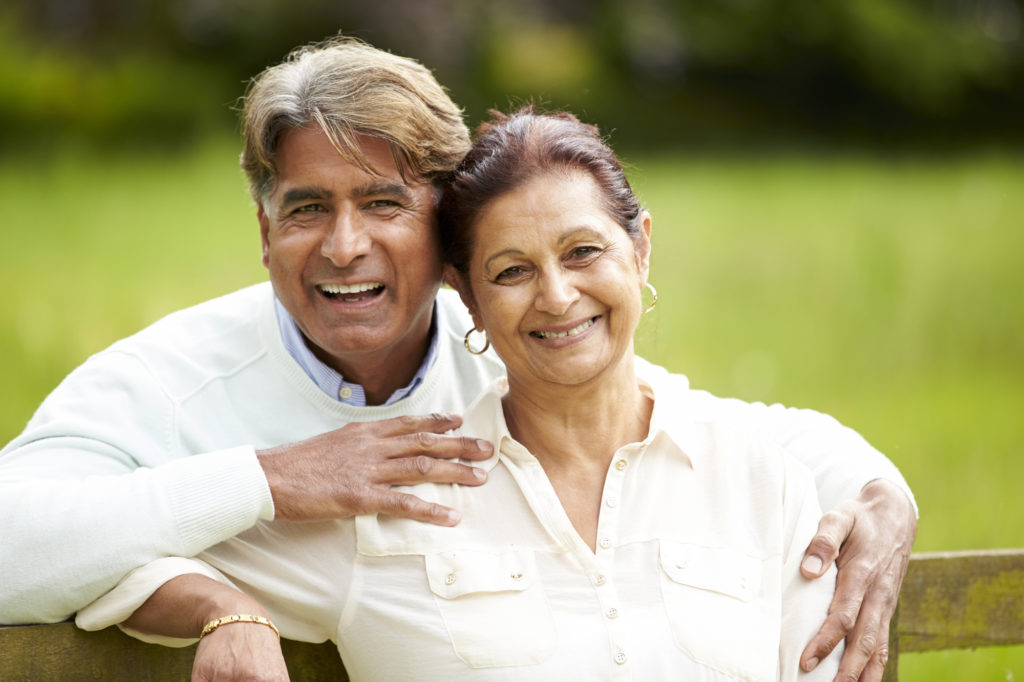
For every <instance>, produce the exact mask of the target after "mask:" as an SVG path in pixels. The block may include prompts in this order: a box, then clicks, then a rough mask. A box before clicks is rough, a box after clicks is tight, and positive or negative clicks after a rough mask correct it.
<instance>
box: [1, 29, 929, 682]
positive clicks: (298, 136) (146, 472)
mask: <svg viewBox="0 0 1024 682" xmlns="http://www.w3.org/2000/svg"><path fill="white" fill-rule="evenodd" d="M243 117H244V137H245V149H244V152H243V154H242V167H243V169H244V170H245V173H246V175H247V177H248V180H249V184H250V189H251V192H252V195H253V197H254V199H255V201H256V204H257V217H258V222H259V225H260V235H261V239H262V244H263V262H264V265H265V266H266V267H267V269H268V271H269V274H270V282H269V284H268V283H263V284H258V285H255V286H253V287H249V288H246V289H243V290H241V291H237V292H234V293H230V294H228V295H226V296H223V297H221V298H217V299H214V300H211V301H207V302H205V303H202V304H200V305H198V306H195V307H193V308H189V309H186V310H183V311H179V312H176V313H174V314H172V315H169V316H168V317H166V318H165V319H163V320H160V321H158V322H157V323H155V324H154V325H152V326H151V327H149V328H147V329H144V330H142V331H141V332H139V333H138V334H136V335H134V336H131V337H129V338H127V339H123V340H121V341H118V342H117V343H115V344H113V345H112V346H110V347H109V348H108V349H106V350H104V351H102V352H100V353H98V354H96V355H95V356H93V357H91V358H90V359H89V360H87V361H86V362H85V363H84V364H83V365H82V366H80V367H79V368H77V369H76V370H75V371H74V372H72V373H71V374H70V375H69V376H68V377H67V378H66V379H65V380H64V381H63V382H62V383H61V384H60V386H58V387H57V388H56V389H55V390H54V391H53V393H51V394H50V396H48V397H47V399H46V400H45V401H44V402H43V404H42V405H41V406H40V408H39V410H38V411H37V412H36V414H35V415H34V416H33V418H32V420H31V421H30V422H29V424H28V425H27V427H26V429H25V431H24V432H23V433H22V434H21V435H19V436H18V437H17V438H16V439H15V440H14V441H12V442H11V443H10V444H9V445H8V446H7V447H6V448H4V450H3V451H2V452H0V518H2V519H3V521H2V523H0V545H2V547H3V551H2V552H0V580H2V581H3V584H2V585H3V586H2V589H0V622H6V623H19V622H53V621H59V620H63V619H66V618H68V617H69V616H70V615H71V614H73V613H74V612H75V611H77V610H79V609H80V608H82V607H83V606H85V605H86V604H88V603H90V602H91V601H93V600H94V599H96V598H97V597H99V596H100V595H101V594H103V593H104V592H105V591H107V590H109V589H110V588H111V587H112V586H113V585H115V584H116V583H117V582H118V581H119V580H120V579H121V578H123V577H124V576H125V575H126V574H128V573H129V572H130V571H131V570H133V569H134V568H136V567H138V566H141V565H143V564H146V563H148V562H150V561H153V560H154V559H157V558H160V557H164V556H182V557H187V556H192V555H195V554H197V553H198V552H200V551H202V550H204V549H206V548H207V547H210V546H212V545H214V544H216V543H218V542H220V541H222V540H225V539H227V538H229V537H232V536H234V535H235V534H237V533H240V532H241V531H243V530H245V529H247V528H250V527H251V526H252V525H254V524H255V523H256V522H257V521H258V520H260V519H281V520H288V521H310V520H323V519H334V518H344V517H347V516H351V515H353V514H358V513H374V512H377V513H384V514H392V515H399V516H406V517H410V518H414V519H419V520H422V521H427V522H432V523H438V524H447V525H451V524H455V523H458V520H459V516H458V510H453V509H447V508H443V507H439V506H437V505H432V504H428V503H426V502H424V501H422V500H419V499H417V498H415V497H411V496H409V495H406V494H402V493H400V492H397V491H394V490H392V486H395V485H405V484H415V483H418V482H423V481H434V482H453V483H459V484H463V485H478V484H481V483H483V482H484V478H485V476H484V474H483V473H482V472H480V471H479V470H478V469H475V468H473V467H471V466H468V465H465V464H462V463H459V462H455V461H452V460H454V459H456V458H461V459H465V460H479V459H485V458H487V457H489V456H490V454H491V445H490V444H489V443H485V442H480V441H476V440H470V439H462V438H455V437H452V436H446V435H444V434H445V432H446V431H449V430H450V429H452V428H454V427H456V426H457V425H458V424H459V422H460V420H459V418H458V416H456V415H455V414H452V412H454V413H457V412H458V411H460V410H461V409H463V408H464V407H465V406H466V405H467V404H468V403H469V401H470V400H471V399H472V398H473V397H474V396H475V395H476V393H477V392H478V391H480V390H481V389H482V388H483V387H484V386H486V385H488V384H489V383H490V382H491V380H492V379H493V378H494V377H495V376H497V375H499V374H501V373H502V372H503V368H502V367H501V365H500V363H499V361H498V360H497V359H496V358H495V357H494V356H492V355H487V354H485V355H481V356H476V355H471V354H469V353H467V352H465V350H464V349H463V348H462V346H463V336H464V333H465V331H466V330H467V329H470V327H471V326H472V325H471V322H470V321H469V319H468V317H467V316H466V315H465V313H464V311H463V310H462V308H461V304H460V303H459V302H458V300H457V297H455V296H454V295H450V294H451V292H441V293H440V295H439V294H438V289H439V286H440V282H441V267H440V258H439V248H438V242H437V234H436V226H435V219H434V207H435V202H436V198H437V182H438V181H439V180H440V179H442V178H443V177H444V176H445V174H446V173H447V172H449V171H450V170H451V169H452V168H453V167H454V166H455V165H456V164H457V163H458V161H459V160H460V158H461V157H462V155H463V154H464V152H465V151H466V149H467V148H468V144H469V136H468V133H467V130H466V127H465V125H464V123H463V121H462V117H461V112H460V111H459V109H458V108H457V107H456V106H455V105H454V104H453V103H452V102H451V100H450V99H449V97H448V96H447V94H446V93H445V91H444V89H443V88H442V87H441V86H440V85H439V84H438V83H437V82H436V81H435V80H434V78H433V76H432V75H431V74H430V72H429V71H428V70H426V69H425V68H423V67H422V66H421V65H419V64H417V63H416V62H413V61H411V60H408V59H404V58H401V57H397V56H393V55H391V54H389V53H386V52H382V51H379V50H376V49H374V48H372V47H370V46H368V45H365V44H363V43H360V42H357V41H353V40H350V39H344V38H339V39H335V40H331V41H328V42H326V43H323V44H320V45H315V46H310V47H306V48H300V49H299V50H297V51H295V52H294V53H292V54H291V55H289V57H288V58H287V59H286V60H285V61H284V62H283V63H282V64H280V65H278V66H275V67H271V68H270V69H268V70H266V71H265V72H264V73H263V74H261V75H260V76H259V77H258V78H257V79H256V80H255V81H254V83H253V85H252V86H251V88H250V90H249V92H248V93H247V95H246V102H245V109H244V114H243ZM640 371H641V372H658V371H664V370H661V369H660V368H656V367H653V366H646V367H643V368H641V369H640ZM730 406H731V407H730V408H729V409H734V410H735V411H736V412H737V413H739V414H742V416H743V418H745V419H747V420H748V421H751V422H756V423H758V424H760V425H761V426H762V427H763V429H764V431H765V433H766V435H767V436H768V437H769V438H772V439H774V440H775V441H777V442H779V443H781V444H782V445H784V446H785V447H787V448H788V449H790V450H791V451H792V452H793V453H794V454H795V455H797V456H798V457H799V458H800V459H801V460H802V461H804V462H805V463H807V464H808V465H809V466H810V468H811V469H812V471H814V473H815V477H816V481H817V487H818V491H819V496H820V497H821V501H822V506H823V508H825V509H827V510H830V511H828V512H827V513H826V514H825V516H824V517H823V519H822V522H821V524H820V527H819V532H818V535H817V536H816V537H815V539H814V540H813V541H812V543H811V546H810V547H809V548H808V552H807V556H806V559H805V562H804V566H803V568H804V572H805V575H807V576H808V577H815V576H817V575H820V574H821V573H822V572H823V570H824V568H823V567H824V566H826V565H828V564H829V563H831V562H833V561H836V560H837V558H838V562H839V567H840V570H839V578H838V588H837V593H836V598H835V601H834V602H833V605H832V608H831V609H830V613H829V614H828V617H827V618H825V614H822V616H823V619H824V625H823V627H822V629H821V632H820V633H819V634H818V635H817V636H816V637H815V638H814V640H813V641H812V642H811V643H810V644H809V645H808V648H807V650H806V652H805V653H804V657H803V659H802V661H803V665H804V666H805V667H810V666H813V664H814V662H815V661H816V660H818V659H820V658H823V657H824V655H826V654H827V652H828V651H830V650H831V649H832V648H833V647H834V646H835V645H836V644H837V643H838V642H839V641H841V640H842V638H843V637H846V636H849V637H848V646H847V649H846V653H845V655H844V658H843V664H842V668H841V669H840V674H841V675H845V676H847V677H848V678H849V679H854V678H856V677H857V676H858V675H862V673H863V675H862V677H861V679H865V680H877V679H879V678H880V676H881V670H882V666H884V662H885V656H886V648H885V645H886V640H887V631H888V619H889V616H890V615H891V613H892V610H893V608H894V606H895V600H896V595H897V592H898V588H899V584H900V582H901V580H902V576H903V572H904V571H905V567H906V562H907V558H908V556H909V552H910V545H911V544H912V542H913V536H914V532H915V527H916V514H915V509H914V506H913V501H912V497H911V496H910V491H909V489H908V488H907V486H906V484H905V482H904V481H903V479H902V477H901V476H900V474H899V472H898V471H897V470H896V468H895V467H894V466H893V465H892V464H891V463H890V462H889V461H888V460H886V459H885V458H884V456H882V455H881V454H880V453H878V452H877V451H876V450H874V449H873V448H871V447H870V446H869V445H868V444H867V443H866V442H865V441H864V440H863V439H862V438H860V437H859V436H858V435H857V434H856V433H854V432H853V431H851V430H849V429H847V428H845V427H843V426H841V425H839V424H838V423H837V422H835V421H834V420H833V419H831V418H830V417H827V416H825V415H821V414H819V413H815V412H811V411H807V410H793V409H787V408H783V407H781V406H778V405H775V406H770V407H769V406H765V405H762V404H747V403H742V402H740V401H734V402H732V403H730ZM416 415H429V416H416Z"/></svg>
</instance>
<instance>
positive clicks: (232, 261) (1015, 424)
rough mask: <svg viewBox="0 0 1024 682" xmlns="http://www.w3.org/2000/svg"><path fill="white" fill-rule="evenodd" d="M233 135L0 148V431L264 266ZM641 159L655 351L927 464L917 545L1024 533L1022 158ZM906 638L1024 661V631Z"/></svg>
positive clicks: (982, 675)
mask: <svg viewBox="0 0 1024 682" xmlns="http://www.w3.org/2000/svg"><path fill="white" fill-rule="evenodd" d="M237 151H238V150H237V143H236V142H235V141H234V140H231V139H222V138H213V139H210V140H207V141H205V142H204V143H203V144H200V145H197V146H195V147H194V148H188V149H185V150H182V151H180V152H177V153H173V154H170V153H168V154H162V155H155V154H152V153H149V154H144V153H140V154H137V155H133V154H126V153H120V154H117V155H111V156H103V157H97V156H96V155H95V153H88V152H85V151H75V150H73V149H66V150H65V151H63V152H61V153H60V154H59V155H57V156H49V157H47V158H33V157H30V156H27V155H20V156H15V157H11V156H5V157H4V158H3V159H2V160H0V216H2V218H3V221H4V223H3V227H2V233H3V244H4V247H3V248H2V249H0V290H2V291H3V292H4V294H5V295H4V296H2V297H0V353H2V354H3V356H4V357H5V358H6V359H7V361H6V362H5V363H4V365H3V368H2V370H0V386H2V388H0V408H2V409H0V442H7V441H8V440H10V439H11V438H13V437H14V436H15V435H16V434H17V433H18V432H19V431H20V430H21V428H22V427H23V426H24V424H25V422H26V420H27V419H28V418H29V416H30V415H31V413H32V411H33V409H34V408H35V406H36V405H38V403H39V402H40V401H41V400H42V398H43V397H44V396H45V395H46V393H47V392H49V391H50V390H51V389H52V388H53V387H54V386H56V385H57V383H58V382H59V381H60V379H61V378H62V377H63V376H64V375H65V374H67V373H68V372H69V371H70V370H71V369H72V368H74V367H75V366H76V365H78V364H79V363H80V362H81V361H82V360H84V359H85V358H86V357H87V356H88V355H89V354H91V353H93V352H96V351H98V350H100V349H102V348H103V347H105V346H106V345H108V344H109V343H111V342H112V341H114V340H116V339H118V338H120V337H122V336H125V335H127V334H130V333H132V332H133V331H135V330H137V329H139V328H141V327H142V326H144V325H146V324H148V323H150V322H152V321H154V320H155V319H157V318H159V317H160V316H162V315H164V314H166V313H168V312H171V311H173V310H175V309H178V308H180V307H183V306H186V305H190V304H193V303H197V302H199V301H202V300H204V299H206V298H209V297H212V296H215V295H218V294H221V293H225V292H227V291H230V290H233V289H235V288H238V287H240V286H244V285H246V284H250V283H252V282H255V281H260V280H262V279H264V278H265V274H264V271H263V269H262V267H261V265H260V263H259V253H260V251H259V237H258V231H257V227H256V221H255V219H254V213H255V211H254V207H253V205H252V203H251V201H250V199H249V197H248V195H247V194H246V191H245V184H244V182H243V180H242V177H241V173H240V171H238V169H237V164H236V158H237ZM629 161H630V162H632V164H633V166H634V168H633V169H631V171H630V175H631V178H632V180H633V182H634V184H635V186H636V188H637V190H638V192H639V193H640V194H641V196H642V198H643V199H644V201H645V203H646V204H647V206H648V208H649V209H650V210H651V213H652V215H653V216H654V244H655V252H654V261H653V273H652V281H653V283H654V284H655V285H656V286H657V287H658V291H659V294H660V296H661V300H660V302H659V304H658V308H657V309H656V311H655V312H653V313H652V314H651V315H649V316H647V319H645V321H644V323H643V324H642V326H641V329H640V332H639V337H638V338H639V341H638V347H639V349H640V351H641V352H642V353H643V354H644V355H646V356H647V357H649V358H650V359H652V360H655V361H657V362H660V363H662V364H665V365H667V366H668V367H670V368H671V369H673V370H676V371H680V372H684V373H686V374H688V375H689V376H690V379H691V381H692V383H693V384H694V385H695V386H698V387H701V388H707V389H709V390H711V391H712V392H715V393H718V394H722V395H735V396H738V397H742V398H745V399H748V400H764V401H769V402H774V401H779V402H784V403H787V404H791V405H798V406H807V407H814V408H817V409H820V410H823V411H825V412H828V413H830V414H833V415H834V416H836V417H837V418H839V419H840V420H841V421H843V422H844V423H846V424H848V425H850V426H852V427H854V428H856V429H857V430H858V431H860V432H861V433H862V434H863V435H864V436H865V437H866V438H868V440H870V441H871V442H872V443H873V444H875V445H876V446H877V447H879V448H880V449H881V450H882V451H884V452H886V453H887V454H888V455H889V456H890V457H891V458H892V459H893V460H894V461H895V462H896V463H897V464H898V465H899V466H900V468H901V469H902V470H903V472H904V474H905V475H906V477H907V479H908V480H909V481H910V484H911V486H912V487H913V489H914V491H915V493H916V495H917V499H918V503H919V506H920V508H921V522H920V527H919V533H918V541H917V544H916V549H917V550H918V551H938V550H953V549H977V548H991V547H1021V546H1024V523H1022V521H1021V520H1022V519H1024V496H1021V495H1019V494H1018V490H1019V487H1020V481H1021V480H1024V458H1022V457H1020V456H1019V454H1020V447H1021V445H1020V444H1021V437H1022V436H1024V427H1022V424H1024V419H1022V415H1024V390H1022V388H1024V295H1022V292H1024V269H1022V268H1021V267H1020V265H1021V261H1022V256H1024V230H1022V227H1024V193H1022V192H1020V191H1019V190H1020V188H1021V187H1024V161H1022V160H1020V159H1012V158H1000V157H999V156H984V155H980V156H977V157H973V158H959V159H931V160H928V159H877V158H875V159H873V158H866V157H863V158H858V157H849V156H846V157H840V158H828V157H816V158H815V157H799V156H790V157H787V156H778V157H773V158H719V159H707V158H703V159H701V158H685V157H679V156H677V157H668V156H665V157H653V156H649V157H644V158H639V157H638V158H629ZM900 660H901V666H900V671H901V679H904V680H911V681H913V680H922V681H923V680H933V679H972V680H974V679H977V680H982V679H984V680H996V679H999V680H1012V679H1014V676H1015V675H1024V647H1013V648H1008V649H987V650H980V651H977V652H942V653H938V654H914V655H907V656H904V657H902V658H901V659H900Z"/></svg>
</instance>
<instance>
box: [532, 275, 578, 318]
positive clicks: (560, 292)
mask: <svg viewBox="0 0 1024 682" xmlns="http://www.w3.org/2000/svg"><path fill="white" fill-rule="evenodd" d="M579 297H580V294H579V291H578V290H577V289H576V287H575V285H574V284H573V281H572V276H571V274H569V273H566V272H562V271H557V272H552V273H544V274H543V275H541V278H540V290H539V291H538V292H537V299H536V301H535V302H534V306H535V307H536V308H537V310H539V311H541V312H544V313H548V314H549V315H562V314H564V313H565V312H566V311H568V310H569V308H570V307H571V306H572V304H573V303H575V302H576V301H577V300H578V299H579Z"/></svg>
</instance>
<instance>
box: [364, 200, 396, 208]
mask: <svg viewBox="0 0 1024 682" xmlns="http://www.w3.org/2000/svg"><path fill="white" fill-rule="evenodd" d="M397 206H398V202H397V201H394V200H392V199H374V200H373V201H371V202H370V203H368V204H367V205H366V207H367V208H396V207H397Z"/></svg>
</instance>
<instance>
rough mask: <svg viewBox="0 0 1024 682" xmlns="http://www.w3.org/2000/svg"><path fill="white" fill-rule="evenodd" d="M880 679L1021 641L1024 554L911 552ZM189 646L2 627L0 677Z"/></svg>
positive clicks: (180, 665) (161, 663)
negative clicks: (953, 653) (947, 653)
mask: <svg viewBox="0 0 1024 682" xmlns="http://www.w3.org/2000/svg"><path fill="white" fill-rule="evenodd" d="M891 630H892V635H893V636H892V637H891V638H890V657H889V665H888V666H887V668H886V674H885V682H896V678H897V670H898V668H897V665H898V658H899V655H900V654H906V653H910V652H914V651H935V650H940V649H963V648H973V647H980V646H998V645H1008V644H1024V549H1011V550H992V551H977V552H942V553H935V554H915V555H914V556H913V557H911V560H910V566H909V568H908V569H907V577H906V580H904V582H903V590H902V592H901V593H900V603H899V608H898V609H897V612H896V615H895V616H894V617H893V622H892V628H891ZM282 647H283V649H284V654H285V660H286V661H287V662H288V669H289V671H290V672H291V675H292V679H296V680H310V681H311V682H319V681H320V680H325V681H326V680H331V681H341V682H347V680H348V676H347V675H346V674H345V669H344V667H343V666H342V664H341V659H340V658H339V657H338V652H337V649H335V647H334V645H332V644H330V643H325V644H306V643H301V642H293V641H289V640H283V641H282ZM194 653H195V647H187V648H184V649H170V648H166V647H161V646H156V645H151V644H143V643H142V642H139V641H137V640H135V639H132V638H130V637H128V636H126V635H124V634H122V633H121V632H120V631H119V630H117V629H116V628H108V629H106V630H103V631H101V632H83V631H81V630H78V629H77V628H76V627H75V626H74V624H73V623H59V624H56V625H23V626H10V627H3V626H0V658H2V663H0V678H2V679H3V680H4V681H5V682H6V681H7V680H31V681H35V680H68V679H73V680H152V681H153V682H171V681H177V680H188V679H189V676H190V671H191V668H192V657H193V655H194Z"/></svg>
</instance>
